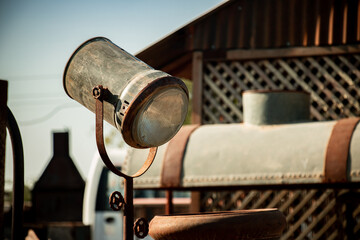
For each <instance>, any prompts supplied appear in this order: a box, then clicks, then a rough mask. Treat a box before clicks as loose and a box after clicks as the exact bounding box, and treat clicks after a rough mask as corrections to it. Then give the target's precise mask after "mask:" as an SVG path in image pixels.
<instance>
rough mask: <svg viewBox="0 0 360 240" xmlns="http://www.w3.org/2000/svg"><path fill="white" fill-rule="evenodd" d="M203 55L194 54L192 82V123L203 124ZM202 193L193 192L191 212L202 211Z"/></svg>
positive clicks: (199, 53)
mask: <svg viewBox="0 0 360 240" xmlns="http://www.w3.org/2000/svg"><path fill="white" fill-rule="evenodd" d="M203 62H204V59H203V53H202V52H199V51H197V52H194V53H193V58H192V80H193V100H192V104H193V105H192V113H191V123H192V124H201V123H202V105H203V99H202V89H203V64H204V63H203ZM200 198H201V197H200V192H197V191H193V192H191V205H190V212H199V211H200V200H201V199H200Z"/></svg>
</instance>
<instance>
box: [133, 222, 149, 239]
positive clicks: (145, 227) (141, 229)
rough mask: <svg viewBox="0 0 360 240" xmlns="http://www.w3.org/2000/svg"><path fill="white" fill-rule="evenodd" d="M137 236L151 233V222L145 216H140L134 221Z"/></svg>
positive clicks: (142, 236) (141, 236)
mask: <svg viewBox="0 0 360 240" xmlns="http://www.w3.org/2000/svg"><path fill="white" fill-rule="evenodd" d="M134 232H135V236H137V237H138V238H144V237H146V236H147V235H148V233H149V223H148V221H147V220H146V219H145V218H138V219H137V220H136V221H135V223H134Z"/></svg>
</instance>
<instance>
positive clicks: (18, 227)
mask: <svg viewBox="0 0 360 240" xmlns="http://www.w3.org/2000/svg"><path fill="white" fill-rule="evenodd" d="M6 127H7V129H8V131H9V135H10V139H11V145H12V151H13V198H12V205H13V208H12V223H11V239H22V238H24V236H23V229H22V228H23V206H24V151H23V145H22V140H21V134H20V130H19V126H18V125H17V122H16V120H15V117H14V115H13V114H12V112H11V110H10V109H9V107H7V121H6Z"/></svg>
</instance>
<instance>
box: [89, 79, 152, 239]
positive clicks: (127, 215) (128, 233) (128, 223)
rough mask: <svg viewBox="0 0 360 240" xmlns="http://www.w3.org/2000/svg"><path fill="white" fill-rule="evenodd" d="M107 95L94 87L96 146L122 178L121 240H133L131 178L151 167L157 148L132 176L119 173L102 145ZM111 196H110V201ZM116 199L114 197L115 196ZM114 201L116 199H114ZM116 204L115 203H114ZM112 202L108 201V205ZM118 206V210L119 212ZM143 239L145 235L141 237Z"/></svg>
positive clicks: (101, 88)
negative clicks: (122, 216)
mask: <svg viewBox="0 0 360 240" xmlns="http://www.w3.org/2000/svg"><path fill="white" fill-rule="evenodd" d="M107 94H109V92H108V90H107V89H106V88H103V86H101V85H99V86H96V87H94V89H93V96H94V98H95V115H96V144H97V147H98V150H99V154H100V156H101V159H102V160H103V162H104V164H105V165H106V167H107V168H108V169H110V171H112V172H113V173H114V174H116V175H118V176H120V177H123V178H124V195H125V198H124V199H123V202H121V205H123V206H124V229H123V240H133V239H134V235H133V234H134V230H135V233H136V232H137V231H136V230H137V229H138V228H135V229H134V228H133V226H134V203H133V198H134V196H133V178H136V177H139V176H141V175H143V174H144V173H145V172H146V171H147V170H148V169H149V167H150V166H151V164H152V163H153V161H154V159H155V155H156V152H157V147H153V148H150V151H149V154H148V157H147V159H146V161H145V162H144V164H143V166H142V167H141V168H140V169H139V171H137V172H136V173H135V174H133V175H126V174H124V173H122V172H121V171H119V170H118V169H117V168H116V167H115V166H114V164H113V163H112V162H111V161H110V158H109V156H108V154H107V152H106V148H105V143H104V135H103V134H104V131H103V130H104V129H103V119H104V102H103V100H104V98H106V95H107ZM112 197H113V196H110V199H112ZM115 197H116V196H115ZM115 200H116V199H115ZM115 202H116V201H115ZM111 203H112V201H111V200H110V204H111ZM120 208H121V207H120V205H119V209H116V210H120ZM143 234H144V233H143ZM142 236H143V237H145V235H142Z"/></svg>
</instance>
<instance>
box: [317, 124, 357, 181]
mask: <svg viewBox="0 0 360 240" xmlns="http://www.w3.org/2000/svg"><path fill="white" fill-rule="evenodd" d="M359 121H360V118H347V119H342V120H339V121H338V122H337V123H336V124H335V125H334V128H333V130H332V132H331V136H330V139H329V143H328V146H327V151H326V156H325V166H324V182H346V181H348V180H349V178H348V175H349V174H348V171H349V166H348V164H350V163H351V160H352V159H348V158H349V148H350V142H351V137H352V135H353V132H354V129H355V127H356V125H357V124H358V123H359Z"/></svg>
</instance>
